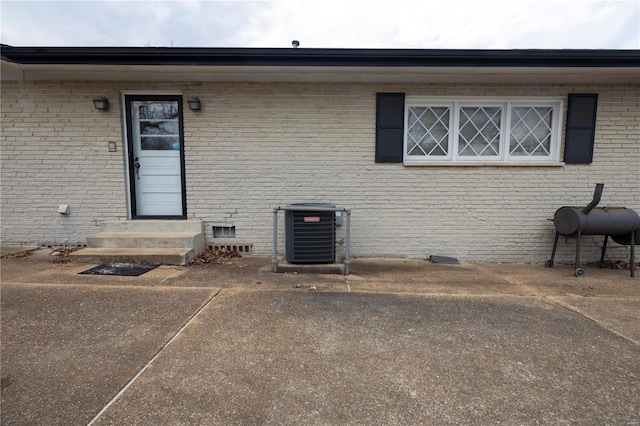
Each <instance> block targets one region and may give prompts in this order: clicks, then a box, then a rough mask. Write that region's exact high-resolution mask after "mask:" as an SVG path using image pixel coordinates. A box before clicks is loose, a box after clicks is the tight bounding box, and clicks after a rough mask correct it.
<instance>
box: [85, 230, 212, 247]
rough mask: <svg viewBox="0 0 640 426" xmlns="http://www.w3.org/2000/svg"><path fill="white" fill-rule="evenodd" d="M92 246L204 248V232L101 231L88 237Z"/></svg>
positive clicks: (89, 244) (88, 242) (89, 245)
mask: <svg viewBox="0 0 640 426" xmlns="http://www.w3.org/2000/svg"><path fill="white" fill-rule="evenodd" d="M87 246H88V247H90V248H179V247H189V248H195V249H196V250H197V251H202V250H203V249H204V234H202V232H193V231H192V232H99V233H97V234H93V235H89V236H88V237H87Z"/></svg>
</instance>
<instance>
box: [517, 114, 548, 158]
mask: <svg viewBox="0 0 640 426" xmlns="http://www.w3.org/2000/svg"><path fill="white" fill-rule="evenodd" d="M552 111H553V108H551V107H513V108H511V135H510V136H511V137H510V140H511V142H510V144H509V155H513V156H532V155H537V156H549V155H550V154H551V133H552V121H551V118H552Z"/></svg>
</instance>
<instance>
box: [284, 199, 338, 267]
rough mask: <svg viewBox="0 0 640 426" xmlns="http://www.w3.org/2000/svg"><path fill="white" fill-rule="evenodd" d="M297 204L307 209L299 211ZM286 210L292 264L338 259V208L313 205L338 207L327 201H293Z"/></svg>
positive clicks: (287, 239) (288, 256) (287, 246)
mask: <svg viewBox="0 0 640 426" xmlns="http://www.w3.org/2000/svg"><path fill="white" fill-rule="evenodd" d="M296 206H300V207H304V210H300V211H298V210H295V207H296ZM290 207H292V208H293V209H292V210H287V211H286V212H285V235H286V259H287V262H289V263H334V262H335V261H336V215H335V212H334V211H322V210H318V211H313V210H309V208H313V207H319V208H335V206H334V205H332V204H327V203H299V204H291V205H290Z"/></svg>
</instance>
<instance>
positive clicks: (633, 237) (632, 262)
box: [629, 231, 636, 278]
mask: <svg viewBox="0 0 640 426" xmlns="http://www.w3.org/2000/svg"><path fill="white" fill-rule="evenodd" d="M629 267H630V268H631V278H635V276H636V233H635V232H634V231H631V259H630V261H629Z"/></svg>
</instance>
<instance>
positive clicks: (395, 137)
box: [376, 93, 404, 163]
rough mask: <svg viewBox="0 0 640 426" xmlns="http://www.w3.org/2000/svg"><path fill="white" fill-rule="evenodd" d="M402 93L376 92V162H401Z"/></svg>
mask: <svg viewBox="0 0 640 426" xmlns="http://www.w3.org/2000/svg"><path fill="white" fill-rule="evenodd" d="M403 138H404V93H377V94H376V163H402V158H403V152H402V142H403Z"/></svg>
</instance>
